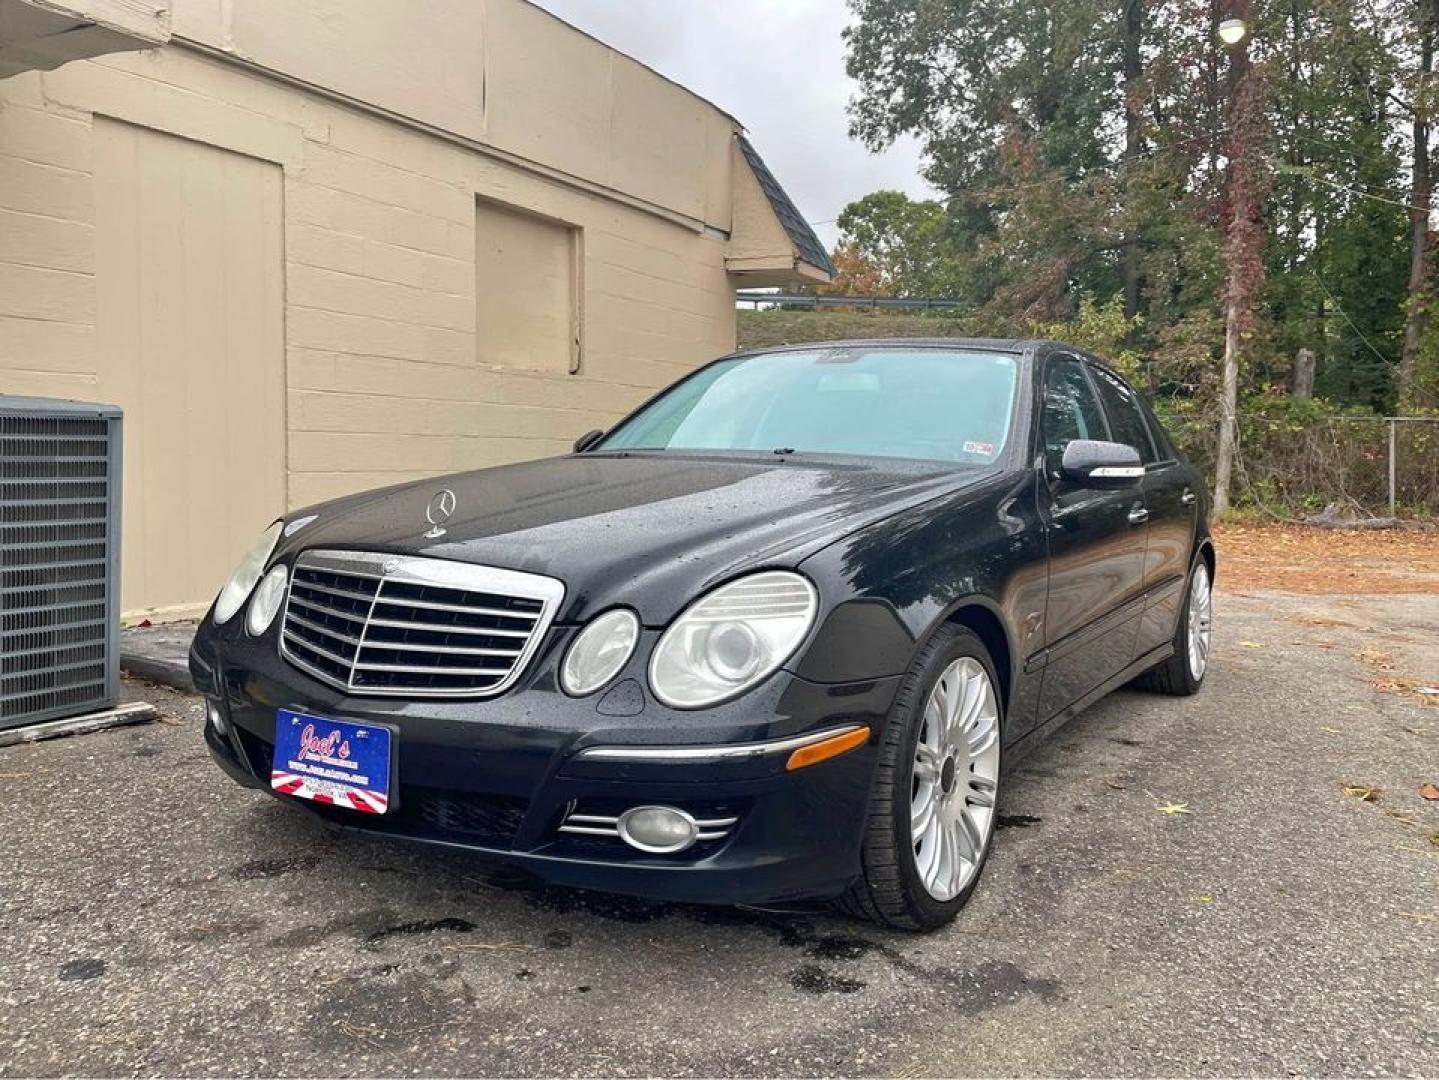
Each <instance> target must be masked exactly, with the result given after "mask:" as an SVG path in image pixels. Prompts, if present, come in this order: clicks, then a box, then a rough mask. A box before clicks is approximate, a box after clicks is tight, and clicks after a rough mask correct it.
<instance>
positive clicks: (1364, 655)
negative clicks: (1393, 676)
mask: <svg viewBox="0 0 1439 1080" xmlns="http://www.w3.org/2000/svg"><path fill="white" fill-rule="evenodd" d="M1359 659H1360V660H1363V661H1364V662H1365V663H1366V664H1369V665H1371V666H1373V667H1377V668H1378V669H1379V670H1380V671H1393V670H1394V657H1392V656H1390V655H1389V654H1388V653H1387V652H1385V651H1384V650H1383V649H1375V648H1371V647H1369V646H1367V645H1366V646H1365V647H1364V648H1362V649H1360V650H1359Z"/></svg>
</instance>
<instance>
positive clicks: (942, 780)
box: [837, 625, 1004, 930]
mask: <svg viewBox="0 0 1439 1080" xmlns="http://www.w3.org/2000/svg"><path fill="white" fill-rule="evenodd" d="M981 676H982V681H983V686H982V688H980V689H974V688H975V687H976V686H977V685H978V682H977V681H978V680H979V679H980V677H981ZM942 679H947V680H948V681H947V682H946V683H945V686H943V687H941V686H940V685H939V684H940V683H941V680H942ZM998 686H999V681H998V680H997V679H996V678H995V673H994V663H993V661H992V660H991V659H990V656H989V653H988V651H987V650H986V649H985V647H984V644H983V643H982V642H981V641H980V640H979V638H978V637H977V636H976V635H975V634H974V633H973V632H971V631H970V630H967V629H965V628H964V627H962V626H952V625H946V626H944V627H942V628H941V629H940V630H939V631H938V632H937V633H936V634H935V635H934V637H933V638H931V639H930V641H929V642H928V643H926V644H925V645H924V647H923V648H922V649H921V650H920V652H919V655H918V656H917V657H916V658H915V661H914V664H913V665H912V666H911V668H910V671H909V674H908V676H907V677H906V679H905V681H904V683H903V684H902V685H901V687H900V689H899V692H898V693H897V694H896V696H895V701H894V705H893V706H892V707H891V708H890V713H889V717H888V718H887V720H886V722H885V727H884V737H883V739H882V741H881V743H880V747H879V765H878V767H877V770H876V774H875V782H874V788H873V791H872V792H871V794H870V800H869V809H868V814H867V821H866V825H865V832H864V838H863V843H862V845H861V866H862V874H861V877H860V878H859V879H858V880H857V881H855V882H854V883H853V884H852V885H851V886H850V888H849V890H848V891H847V892H846V893H845V894H844V896H843V897H841V898H840V899H839V900H838V901H837V906H838V907H839V908H840V910H842V911H844V912H845V913H847V914H849V915H853V916H856V917H859V918H865V919H869V920H871V921H872V922H876V923H879V924H880V925H882V926H887V927H891V928H894V929H899V930H934V929H937V928H938V927H941V926H944V925H945V924H946V923H948V922H950V921H951V920H952V919H953V918H954V917H955V916H956V915H957V914H958V913H959V910H960V909H961V908H962V907H964V905H965V903H966V902H967V901H968V900H969V897H970V896H971V894H973V892H974V889H975V887H976V886H977V885H978V884H979V879H980V876H981V874H982V873H983V871H984V864H985V862H986V861H987V859H988V857H989V850H990V848H991V846H992V843H991V842H992V840H993V837H994V817H995V803H996V802H997V800H998V794H999V775H1000V770H999V765H1000V741H1001V740H1000V733H1001V731H1002V729H1003V720H1004V716H1003V710H1004V703H1003V701H1002V699H1001V698H1000V696H999V693H998V689H997V688H998ZM947 690H948V691H952V692H953V693H954V695H955V697H946V691H947ZM971 694H977V695H979V696H978V698H972V697H970V696H969V695H971ZM935 695H937V698H936V700H937V704H936V708H937V709H939V710H940V712H932V711H930V710H929V708H928V707H929V705H930V701H931V697H932V696H935ZM974 700H977V701H978V705H976V706H974V707H973V709H972V714H973V719H972V721H971V720H969V719H968V718H969V716H970V712H969V711H966V707H967V705H968V704H969V703H971V702H972V701H974ZM951 701H952V702H955V703H956V704H954V705H952V706H950V707H949V708H948V709H946V702H951ZM927 712H928V716H927ZM944 712H948V713H949V715H950V717H951V719H948V720H947V721H946V722H945V723H943V724H940V725H938V726H936V724H935V718H936V717H938V716H940V715H942V714H943V713H944ZM966 725H968V726H966ZM922 742H923V744H924V745H923V748H922V747H921V743H922ZM936 746H939V747H946V746H947V747H948V749H942V750H940V751H936V749H935V747H936ZM977 748H978V749H977ZM920 756H923V757H924V758H925V760H924V761H923V762H921V761H919V757H920ZM965 756H967V758H968V760H967V761H966V762H962V761H961V758H962V757H965ZM946 785H948V786H946ZM926 793H927V795H928V800H927V801H926V799H925V797H924V796H925V794H926ZM986 804H987V805H986ZM926 806H927V807H928V816H925V814H924V808H925V807H926ZM912 814H915V815H917V816H916V818H914V819H912V817H911V815H912ZM916 830H922V834H921V839H920V840H918V841H916V839H915V832H916ZM966 852H967V854H966ZM946 857H947V861H946ZM926 875H928V877H926ZM927 881H928V882H929V884H927Z"/></svg>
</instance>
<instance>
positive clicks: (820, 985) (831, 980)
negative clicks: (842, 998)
mask: <svg viewBox="0 0 1439 1080" xmlns="http://www.w3.org/2000/svg"><path fill="white" fill-rule="evenodd" d="M789 984H790V986H792V987H794V988H795V989H796V990H798V991H799V992H800V993H802V994H854V993H858V992H859V991H860V990H863V989H864V987H865V984H864V983H863V982H861V981H860V980H859V979H850V978H846V977H845V976H843V975H834V974H832V973H830V972H828V971H826V970H825V969H824V968H822V967H820V966H819V965H818V964H803V965H801V966H800V967H797V968H795V969H794V970H793V971H791V972H790V973H789Z"/></svg>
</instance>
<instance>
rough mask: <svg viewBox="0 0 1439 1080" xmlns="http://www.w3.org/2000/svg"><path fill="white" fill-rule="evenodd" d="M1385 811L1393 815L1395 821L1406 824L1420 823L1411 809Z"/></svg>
mask: <svg viewBox="0 0 1439 1080" xmlns="http://www.w3.org/2000/svg"><path fill="white" fill-rule="evenodd" d="M1384 812H1385V813H1386V814H1388V815H1389V816H1390V817H1392V818H1393V819H1394V820H1395V821H1402V822H1403V823H1404V824H1405V825H1418V824H1419V822H1418V821H1417V820H1416V819H1415V817H1414V815H1412V814H1411V813H1409V811H1407V810H1385V811H1384Z"/></svg>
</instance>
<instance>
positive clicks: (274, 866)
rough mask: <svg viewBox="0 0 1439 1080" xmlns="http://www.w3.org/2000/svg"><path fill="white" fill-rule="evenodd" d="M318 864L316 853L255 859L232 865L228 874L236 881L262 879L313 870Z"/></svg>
mask: <svg viewBox="0 0 1439 1080" xmlns="http://www.w3.org/2000/svg"><path fill="white" fill-rule="evenodd" d="M319 865H320V857H319V856H318V855H292V856H290V857H288V858H284V859H255V860H253V861H252V862H247V863H241V864H240V865H239V866H236V867H232V868H231V870H230V876H231V877H232V878H234V879H235V880H236V881H264V880H266V879H268V878H277V877H284V876H285V875H286V874H294V873H298V872H299V871H302V870H313V869H314V868H315V867H317V866H319Z"/></svg>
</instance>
